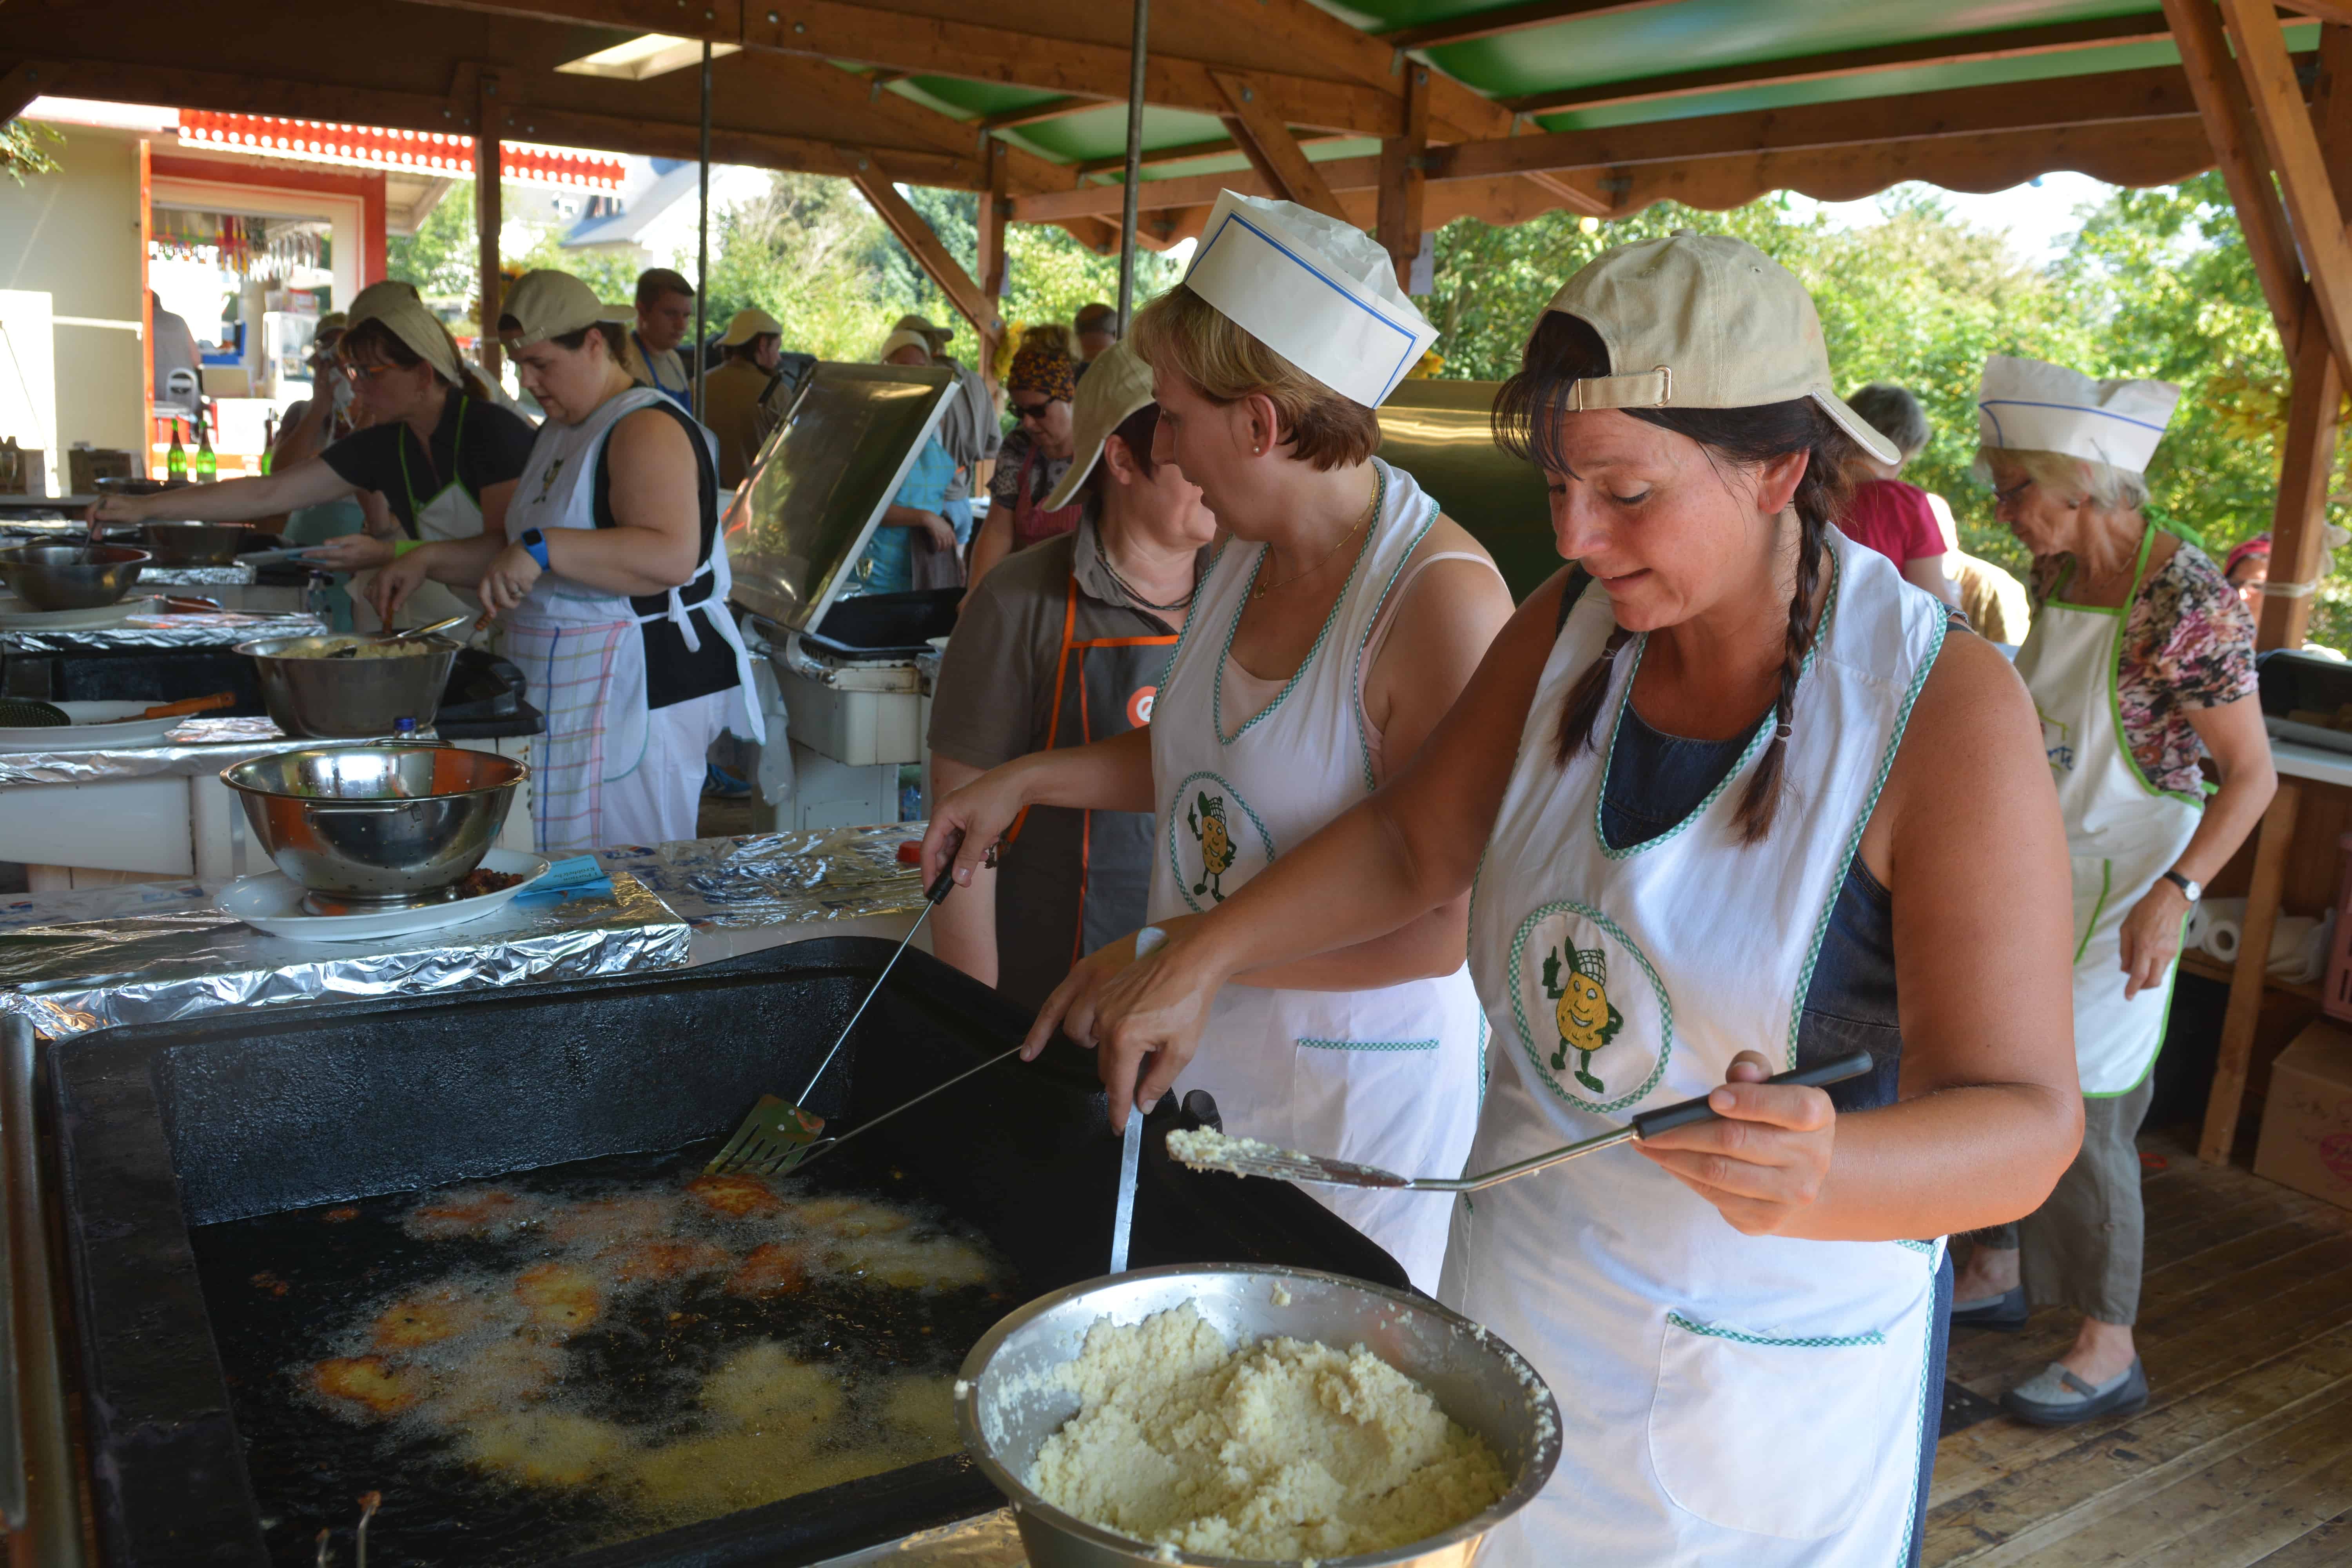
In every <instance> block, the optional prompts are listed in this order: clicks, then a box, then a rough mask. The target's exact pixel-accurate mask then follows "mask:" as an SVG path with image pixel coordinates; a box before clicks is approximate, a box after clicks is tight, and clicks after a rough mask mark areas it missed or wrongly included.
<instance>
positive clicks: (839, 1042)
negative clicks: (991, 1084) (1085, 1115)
mask: <svg viewBox="0 0 2352 1568" xmlns="http://www.w3.org/2000/svg"><path fill="white" fill-rule="evenodd" d="M962 845H963V837H962V835H961V834H958V835H956V836H955V837H953V838H952V839H951V840H950V843H949V845H948V850H947V858H946V862H945V863H944V864H943V865H941V866H940V874H939V876H938V877H937V878H935V879H933V880H932V882H931V885H930V886H929V888H926V889H923V900H924V902H923V912H922V913H921V914H919V915H918V916H916V917H915V923H914V924H913V925H911V926H908V928H907V934H906V935H905V936H904V937H902V938H900V939H899V942H898V947H897V948H896V949H894V950H893V951H892V952H891V954H890V962H889V963H886V964H884V965H883V966H882V973H879V974H877V975H876V976H875V977H874V984H872V985H871V986H869V987H867V988H866V999H865V1000H864V1001H862V1002H860V1003H858V1004H857V1011H856V1012H855V1013H852V1014H851V1015H850V1016H849V1022H848V1023H847V1024H845V1025H844V1026H842V1030H841V1035H840V1037H839V1038H838V1039H835V1041H834V1042H833V1049H831V1050H829V1051H827V1052H825V1053H824V1060H823V1061H821V1062H819V1063H817V1066H816V1071H815V1072H814V1073H813V1074H811V1075H810V1077H809V1080H808V1087H807V1088H806V1089H802V1090H801V1092H800V1096H799V1098H798V1099H797V1100H780V1099H778V1098H777V1097H776V1096H774V1095H772V1094H763V1095H761V1097H760V1100H759V1103H758V1104H756V1105H754V1106H752V1107H751V1115H749V1116H747V1117H745V1118H744V1119H743V1124H742V1125H741V1126H740V1127H738V1128H737V1129H735V1136H734V1137H732V1138H730V1139H729V1140H727V1143H726V1146H725V1147H724V1148H722V1149H720V1150H719V1152H718V1153H717V1154H715V1155H713V1156H712V1157H711V1161H710V1163H709V1164H708V1165H705V1166H704V1167H703V1168H702V1173H703V1174H704V1175H706V1176H716V1175H723V1174H725V1173H729V1172H733V1171H742V1172H746V1173H750V1174H752V1175H760V1176H781V1175H782V1174H784V1173H787V1172H789V1171H793V1170H796V1169H798V1168H799V1167H800V1165H801V1163H802V1162H803V1161H804V1160H806V1159H808V1158H809V1156H810V1155H811V1154H812V1153H814V1152H816V1150H817V1149H818V1148H819V1147H820V1146H822V1147H824V1148H825V1149H827V1150H830V1149H833V1148H835V1147H838V1146H839V1145H840V1144H841V1143H843V1142H846V1141H847V1140H848V1139H850V1138H854V1137H856V1135H857V1133H858V1132H863V1131H866V1128H870V1127H873V1126H875V1125H876V1124H877V1123H879V1122H882V1121H888V1120H889V1119H890V1118H891V1117H893V1116H896V1115H898V1112H899V1111H901V1110H906V1109H907V1107H908V1106H909V1105H913V1104H915V1103H917V1102H918V1101H920V1100H929V1098H930V1097H931V1096H932V1095H935V1094H937V1093H939V1092H940V1089H946V1088H948V1087H950V1085H953V1084H958V1083H961V1082H962V1081H963V1080H964V1079H968V1078H970V1077H971V1075H972V1074H973V1073H976V1072H979V1071H981V1070H982V1068H991V1067H994V1066H995V1065H996V1064H997V1063H998V1062H1001V1061H1003V1059H1004V1058H1005V1057H1009V1056H1012V1055H1013V1053H1014V1052H1017V1051H1018V1050H1020V1048H1021V1047H1018V1046H1015V1047H1013V1050H1010V1051H1006V1052H1005V1053H1004V1054H1003V1056H998V1057H992V1058H990V1059H989V1060H987V1061H984V1062H982V1063H981V1064H980V1066H979V1067H976V1068H971V1069H970V1070H968V1071H965V1072H961V1073H958V1074H957V1075H956V1076H955V1077H953V1078H951V1079H948V1081H947V1082H946V1083H943V1084H940V1085H938V1086H937V1087H936V1088H932V1089H925V1090H924V1091H923V1092H922V1093H920V1094H919V1095H917V1096H915V1098H914V1099H913V1100H908V1101H907V1102H906V1103H905V1104H903V1105H899V1106H896V1107H894V1108H892V1109H891V1110H887V1111H885V1112H883V1113H882V1114H881V1115H880V1116H877V1117H875V1118H873V1120H872V1121H867V1122H866V1125H865V1126H864V1127H860V1128H858V1129H856V1131H854V1132H848V1133H844V1134H843V1135H842V1136H841V1137H839V1138H827V1137H824V1136H823V1134H824V1117H822V1116H819V1115H817V1114H816V1113H815V1112H814V1111H813V1110H803V1109H802V1107H803V1105H805V1104H806V1103H807V1102H808V1097H809V1096H810V1095H812V1094H814V1093H815V1092H816V1086H817V1083H818V1081H819V1080H820V1079H823V1078H824V1069H825V1068H829V1067H831V1066H832V1065H833V1058H835V1057H837V1056H839V1055H840V1054H841V1047H842V1046H843V1045H844V1044H845V1043H846V1042H847V1040H848V1039H849V1031H850V1030H852V1029H855V1028H856V1027H857V1020H858V1019H860V1018H863V1017H864V1016H866V1008H868V1007H870V1006H872V1005H873V1004H874V998H875V997H876V996H877V994H879V993H880V992H881V990H882V983H883V982H884V981H886V980H887V979H889V978H890V971H891V970H893V969H895V968H897V967H898V956H899V954H900V953H903V952H906V951H907V944H908V942H913V941H914V940H915V933H916V932H917V931H920V930H922V929H923V922H924V921H927V920H929V919H930V918H931V911H932V910H935V909H938V908H939V907H940V900H943V899H945V898H946V897H947V896H948V891H949V889H951V888H953V887H954V886H955V880H954V879H955V857H956V851H957V850H958V849H959V848H961V847H962ZM986 863H987V864H989V865H994V864H995V863H996V850H995V848H994V847H991V848H990V849H989V852H988V859H987V861H986Z"/></svg>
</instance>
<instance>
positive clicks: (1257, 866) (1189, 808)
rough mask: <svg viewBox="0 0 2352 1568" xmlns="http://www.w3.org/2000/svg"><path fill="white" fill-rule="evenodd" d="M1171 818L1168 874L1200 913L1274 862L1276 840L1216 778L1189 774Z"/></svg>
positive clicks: (1172, 799) (1227, 785) (1170, 811)
mask: <svg viewBox="0 0 2352 1568" xmlns="http://www.w3.org/2000/svg"><path fill="white" fill-rule="evenodd" d="M1167 816H1168V869H1169V871H1170V873H1171V875H1172V876H1173V877H1174V878H1175V880H1176V890H1177V892H1178V893H1179V894H1181V896H1182V898H1183V900H1184V901H1185V903H1187V904H1189V905H1190V906H1192V909H1193V910H1195V911H1196V912H1197V911H1203V910H1213V909H1214V908H1216V907H1217V906H1218V905H1219V904H1222V903H1223V902H1224V901H1225V900H1227V899H1229V898H1231V897H1233V896H1234V894H1235V893H1237V892H1239V891H1240V890H1241V888H1242V884H1244V882H1247V881H1248V880H1249V879H1251V878H1252V877H1255V876H1256V875H1257V874H1258V873H1259V872H1260V871H1262V870H1264V869H1265V868H1266V866H1267V865H1268V864H1270V863H1271V862H1272V861H1273V859H1274V837H1273V835H1271V834H1270V833H1268V832H1267V831H1266V826H1265V822H1264V821H1263V820H1261V819H1260V817H1259V816H1258V814H1257V813H1256V812H1255V810H1253V809H1252V808H1251V806H1250V804H1249V802H1247V801H1246V800H1244V799H1243V798H1242V795H1241V792H1240V791H1239V790H1237V789H1235V788H1234V786H1233V784H1231V783H1229V782H1228V781H1227V780H1225V779H1224V778H1223V777H1221V776H1220V775H1218V774H1216V773H1205V772H1204V773H1189V774H1187V775H1185V777H1184V780H1183V782H1182V783H1181V784H1178V785H1177V786H1176V790H1175V793H1174V795H1172V796H1171V797H1170V805H1169V807H1168V814H1167Z"/></svg>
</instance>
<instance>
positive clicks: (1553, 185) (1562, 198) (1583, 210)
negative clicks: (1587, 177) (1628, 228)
mask: <svg viewBox="0 0 2352 1568" xmlns="http://www.w3.org/2000/svg"><path fill="white" fill-rule="evenodd" d="M1519 178H1520V179H1522V180H1525V181H1526V182H1527V183H1528V184H1531V185H1533V186H1534V187H1535V188H1536V189H1538V190H1539V191H1541V192H1543V193H1544V194H1545V195H1548V196H1549V197H1550V198H1551V199H1552V203H1553V205H1557V206H1563V207H1566V208H1567V209H1568V210H1569V211H1570V212H1572V213H1575V214H1577V215H1578V216H1580V217H1609V216H1612V215H1613V214H1614V212H1615V210H1616V208H1615V204H1613V203H1612V202H1611V201H1610V199H1609V198H1608V197H1607V196H1602V195H1594V194H1593V193H1592V192H1591V191H1588V190H1583V189H1581V188H1580V187H1578V186H1575V185H1571V184H1569V183H1568V182H1567V181H1566V180H1563V179H1561V178H1560V177H1559V175H1558V174H1521V175H1520V176H1519Z"/></svg>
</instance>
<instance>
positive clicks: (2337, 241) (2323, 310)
mask: <svg viewBox="0 0 2352 1568" xmlns="http://www.w3.org/2000/svg"><path fill="white" fill-rule="evenodd" d="M2221 20H2222V23H2223V25H2224V26H2227V27H2228V28H2229V32H2230V39H2231V42H2232V43H2234V44H2235V45H2236V46H2237V50H2238V60H2237V64H2238V70H2239V74H2240V75H2241V76H2242V78H2243V79H2244V80H2245V84H2246V92H2247V95H2248V96H2249V97H2250V98H2251V99H2252V101H2253V110H2254V120H2255V121H2256V122H2257V123H2258V124H2259V125H2261V127H2262V132H2263V147H2264V148H2265V149H2266V150H2267V151H2268V152H2269V153H2270V162H2271V167H2272V168H2273V170H2274V171H2276V173H2277V174H2278V183H2279V194H2280V195H2282V196H2283V197H2284V198H2285V202H2286V211H2287V217H2288V219H2289V220H2290V221H2291V222H2292V223H2293V224H2294V237H2295V241H2296V245H2297V247H2298V248H2299V249H2300V250H2301V252H2302V255H2303V261H2304V268H2305V280H2306V281H2307V282H2309V284H2310V285H2311V302H2312V308H2313V309H2314V310H2315V311H2316V312H2317V314H2318V317H2319V320H2320V321H2322V322H2323V323H2324V324H2325V325H2326V329H2327V341H2328V342H2330V343H2331V344H2332V345H2334V347H2335V350H2336V363H2337V364H2338V365H2352V237H2347V235H2346V234H2345V232H2344V209H2343V208H2342V207H2341V206H2340V205H2337V203H2336V187H2335V183H2334V181H2333V180H2332V179H2331V177H2330V176H2329V174H2328V172H2327V164H2326V159H2325V158H2324V157H2322V155H2321V153H2320V150H2319V135H2318V132H2316V131H2315V130H2314V129H2313V127H2312V123H2311V115H2310V113H2309V111H2308V110H2306V109H2305V105H2304V100H2303V89H2302V86H2301V85H2300V84H2299V83H2298V82H2297V80H2296V79H2295V74H2294V57H2292V56H2291V55H2289V54H2288V53H2287V47H2286V35H2285V34H2284V32H2282V31H2280V29H2279V20H2278V13H2277V12H2275V11H2273V10H2272V9H2271V0H2221ZM2309 330H2310V329H2309V326H2308V324H2307V323H2306V325H2305V331H2309Z"/></svg>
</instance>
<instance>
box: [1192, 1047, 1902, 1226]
mask: <svg viewBox="0 0 2352 1568" xmlns="http://www.w3.org/2000/svg"><path fill="white" fill-rule="evenodd" d="M1870 1068H1871V1060H1870V1053H1869V1052H1868V1051H1855V1052H1853V1054H1852V1055H1850V1056H1843V1057H1840V1058H1838V1059H1837V1060H1835V1061H1833V1062H1823V1063H1822V1065H1821V1066H1819V1067H1810V1068H1799V1069H1798V1070H1796V1071H1795V1072H1784V1073H1779V1074H1776V1075H1774V1076H1773V1077H1771V1078H1768V1079H1765V1080H1764V1081H1765V1082H1766V1083H1791V1084H1801V1085H1802V1086H1803V1087H1805V1088H1807V1089H1821V1088H1823V1087H1825V1086H1827V1085H1829V1084H1832V1083H1843V1082H1844V1081H1845V1080H1846V1079H1850V1078H1860V1077H1861V1076H1862V1075H1863V1074H1864V1073H1866V1072H1868V1071H1869V1070H1870ZM1721 1120H1722V1118H1721V1117H1720V1116H1718V1115H1717V1113H1716V1110H1715V1108H1714V1107H1713V1106H1711V1105H1709V1104H1708V1103H1707V1102H1706V1096H1705V1095H1701V1096H1700V1097H1699V1098H1698V1099H1696V1100H1684V1101H1683V1102H1682V1103H1681V1104H1679V1105H1667V1106H1662V1107H1660V1108H1659V1109H1658V1110H1645V1111H1643V1112H1642V1113H1641V1114H1640V1115H1638V1116H1636V1117H1634V1118H1633V1121H1632V1122H1631V1123H1630V1124H1628V1125H1626V1126H1623V1127H1620V1128H1617V1129H1615V1130H1614V1131H1608V1132H1602V1133H1600V1134H1597V1135H1596V1136H1594V1137H1591V1138H1587V1139H1584V1140H1583V1141H1582V1142H1576V1143H1570V1144H1569V1145H1567V1146H1566V1147H1565V1148H1559V1149H1553V1150H1550V1151H1549V1152H1545V1153H1541V1154H1530V1155H1529V1156H1528V1158H1526V1159H1524V1160H1520V1161H1517V1162H1516V1163H1512V1164H1508V1165H1504V1166H1501V1167H1498V1168H1497V1169H1496V1170H1492V1171H1488V1172H1487V1173H1486V1174H1485V1175H1482V1176H1400V1175H1398V1174H1397V1173H1395V1172H1393V1171H1383V1170H1381V1168H1380V1167H1379V1166H1378V1165H1359V1164H1357V1163H1354V1162H1353V1161H1349V1160H1332V1159H1327V1158H1325V1157H1324V1156H1322V1155H1320V1154H1301V1153H1298V1152H1295V1151H1293V1150H1289V1149H1276V1148H1273V1147H1271V1146H1269V1145H1266V1144H1263V1143H1259V1144H1255V1146H1253V1141H1252V1140H1249V1139H1225V1138H1219V1139H1218V1140H1217V1141H1216V1142H1215V1143H1214V1144H1213V1146H1212V1147H1211V1148H1210V1149H1209V1150H1205V1151H1190V1150H1187V1149H1185V1148H1184V1147H1183V1146H1182V1145H1181V1144H1180V1143H1179V1142H1178V1141H1177V1139H1176V1138H1175V1137H1171V1139H1170V1140H1169V1149H1168V1152H1170V1153H1171V1154H1172V1155H1174V1156H1175V1157H1176V1158H1177V1159H1178V1160H1180V1161H1181V1162H1182V1163H1185V1164H1187V1165H1190V1166H1192V1168H1193V1169H1194V1170H1196V1171H1223V1172H1225V1173H1229V1174H1231V1175H1235V1176H1271V1177H1273V1178H1275V1179H1276V1180H1277V1181H1285V1182H1313V1183H1316V1184H1318V1185H1322V1186H1327V1187H1383V1188H1390V1189H1397V1188H1405V1189H1410V1190H1412V1191H1413V1192H1421V1193H1476V1192H1483V1191H1485V1190H1486V1188H1488V1187H1492V1186H1496V1185H1499V1184H1502V1183H1504V1182H1513V1181H1517V1180H1518V1178H1520V1177H1521V1176H1525V1175H1530V1174H1532V1173H1535V1172H1537V1171H1543V1170H1549V1168H1551V1167H1552V1166H1554V1165H1557V1164H1559V1163H1562V1162H1563V1161H1568V1160H1574V1159H1578V1158H1580V1157H1581V1156H1583V1155H1586V1154H1590V1153H1591V1152H1593V1151H1594V1150H1596V1149H1607V1148H1612V1147H1613V1146H1615V1145H1616V1144H1619V1143H1623V1142H1630V1141H1632V1140H1633V1139H1637V1138H1654V1137H1656V1136H1657V1135H1658V1134H1659V1133H1661V1132H1664V1131H1670V1130H1672V1129H1674V1128H1676V1127H1688V1126H1691V1125H1692V1124H1693V1123H1695V1122H1700V1121H1721Z"/></svg>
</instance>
